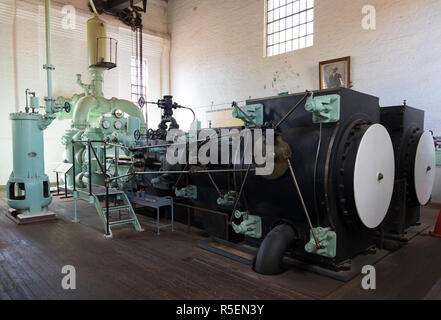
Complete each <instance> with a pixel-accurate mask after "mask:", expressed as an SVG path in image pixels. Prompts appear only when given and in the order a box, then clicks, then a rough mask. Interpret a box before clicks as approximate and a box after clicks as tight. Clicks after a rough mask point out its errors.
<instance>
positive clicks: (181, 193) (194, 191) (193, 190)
mask: <svg viewBox="0 0 441 320" xmlns="http://www.w3.org/2000/svg"><path fill="white" fill-rule="evenodd" d="M175 194H176V196H177V197H180V198H186V199H194V200H196V199H197V198H198V187H197V186H192V185H190V186H186V187H185V188H182V189H176V190H175Z"/></svg>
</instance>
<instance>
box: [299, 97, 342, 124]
mask: <svg viewBox="0 0 441 320" xmlns="http://www.w3.org/2000/svg"><path fill="white" fill-rule="evenodd" d="M305 109H306V111H309V112H312V122H314V123H334V122H338V121H339V120H340V96H339V95H338V94H330V95H326V96H315V97H314V96H309V97H308V99H307V100H306V104H305Z"/></svg>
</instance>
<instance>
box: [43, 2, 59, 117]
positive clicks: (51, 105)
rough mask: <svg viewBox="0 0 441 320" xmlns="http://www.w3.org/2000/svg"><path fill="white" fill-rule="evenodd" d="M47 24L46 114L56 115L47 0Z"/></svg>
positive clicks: (49, 13)
mask: <svg viewBox="0 0 441 320" xmlns="http://www.w3.org/2000/svg"><path fill="white" fill-rule="evenodd" d="M45 23H46V26H45V27H46V64H45V65H44V66H43V68H44V69H46V74H47V97H45V98H44V100H45V102H46V113H55V112H56V110H55V98H54V97H53V96H52V71H53V70H55V67H54V66H53V65H52V64H51V1H50V0H45Z"/></svg>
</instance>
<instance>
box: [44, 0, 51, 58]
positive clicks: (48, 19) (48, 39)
mask: <svg viewBox="0 0 441 320" xmlns="http://www.w3.org/2000/svg"><path fill="white" fill-rule="evenodd" d="M45 23H46V64H47V65H50V64H51V0H46V3H45Z"/></svg>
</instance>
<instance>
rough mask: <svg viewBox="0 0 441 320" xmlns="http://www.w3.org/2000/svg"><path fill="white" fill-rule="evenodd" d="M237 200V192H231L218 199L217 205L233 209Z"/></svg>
mask: <svg viewBox="0 0 441 320" xmlns="http://www.w3.org/2000/svg"><path fill="white" fill-rule="evenodd" d="M236 199H237V191H234V190H230V191H228V192H227V193H226V194H225V195H224V196H223V197H219V198H217V204H218V205H220V206H226V207H232V206H233V205H234V203H235V202H236Z"/></svg>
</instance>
